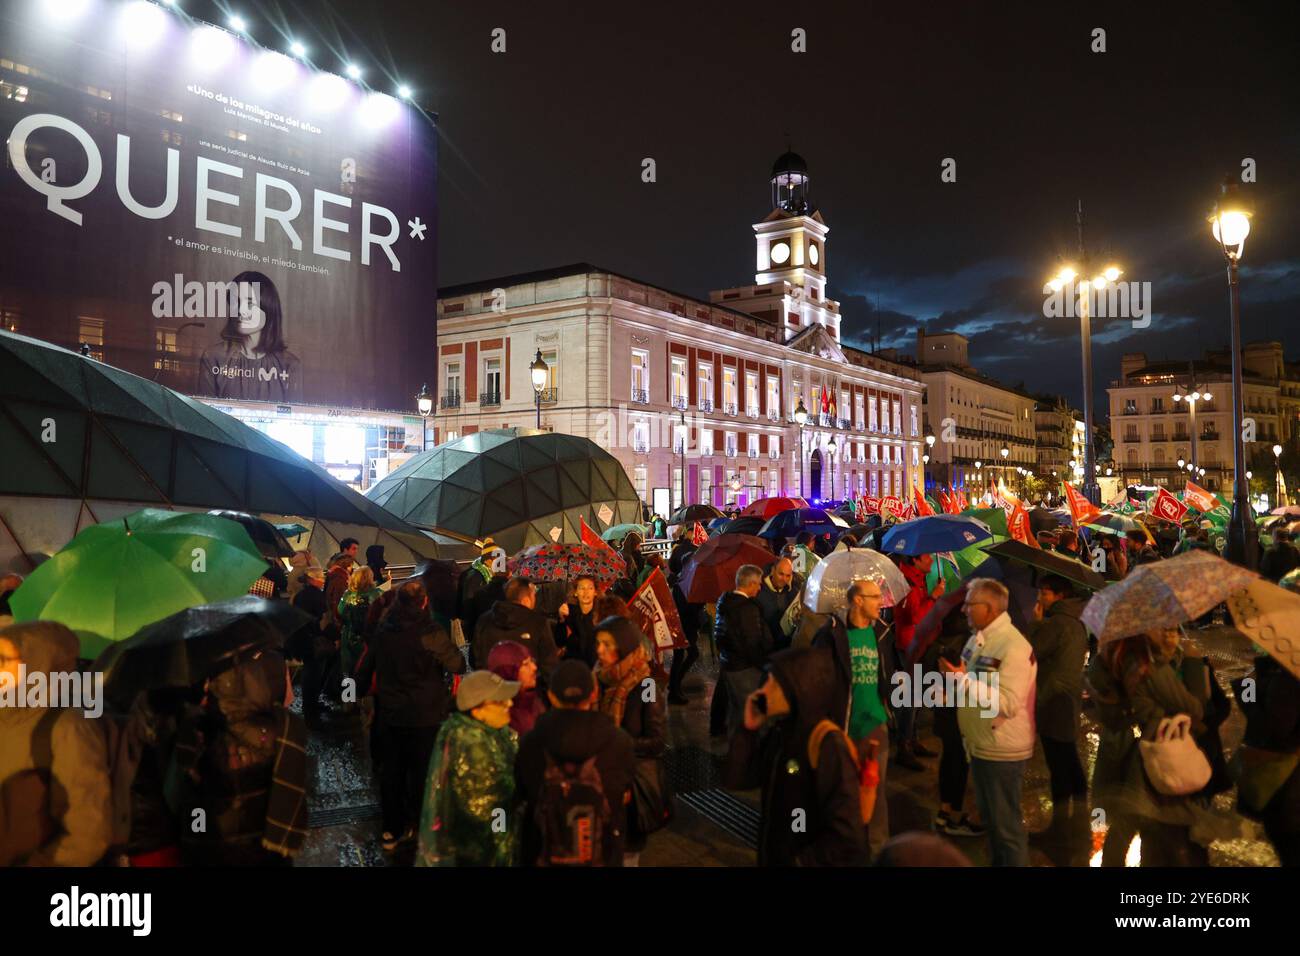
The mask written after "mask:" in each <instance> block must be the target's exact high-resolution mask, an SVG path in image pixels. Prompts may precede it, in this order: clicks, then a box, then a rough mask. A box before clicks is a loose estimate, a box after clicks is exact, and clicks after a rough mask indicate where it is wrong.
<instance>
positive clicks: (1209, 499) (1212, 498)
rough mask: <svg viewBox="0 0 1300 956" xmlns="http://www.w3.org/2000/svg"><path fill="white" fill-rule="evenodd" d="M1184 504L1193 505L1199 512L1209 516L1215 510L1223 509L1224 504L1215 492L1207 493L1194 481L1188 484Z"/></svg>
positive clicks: (1184, 493) (1184, 494)
mask: <svg viewBox="0 0 1300 956" xmlns="http://www.w3.org/2000/svg"><path fill="white" fill-rule="evenodd" d="M1183 502H1184V503H1185V504H1188V505H1191V506H1192V507H1193V508H1195V509H1196V510H1197V511H1200V512H1204V513H1206V514H1208V513H1209V512H1211V511H1213V510H1214V509H1215V508H1218V507H1221V506H1222V505H1223V502H1222V501H1220V500H1219V496H1218V495H1216V494H1214V493H1213V492H1209V491H1206V490H1205V489H1204V488H1202V487H1201V486H1200V485H1198V484H1196V482H1194V481H1190V480H1189V481H1188V482H1187V488H1186V490H1184V492H1183Z"/></svg>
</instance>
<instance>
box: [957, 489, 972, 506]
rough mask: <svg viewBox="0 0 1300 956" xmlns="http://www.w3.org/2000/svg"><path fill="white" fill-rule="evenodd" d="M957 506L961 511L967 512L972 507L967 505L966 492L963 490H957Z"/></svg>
mask: <svg viewBox="0 0 1300 956" xmlns="http://www.w3.org/2000/svg"><path fill="white" fill-rule="evenodd" d="M957 505H958V508H959V509H960V510H961V511H965V510H966V509H967V508H969V507H970V505H969V504H967V503H966V491H965V489H963V488H958V489H957Z"/></svg>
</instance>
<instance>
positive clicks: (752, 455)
mask: <svg viewBox="0 0 1300 956" xmlns="http://www.w3.org/2000/svg"><path fill="white" fill-rule="evenodd" d="M749 457H750V458H757V457H758V449H757V448H751V449H750V450H749Z"/></svg>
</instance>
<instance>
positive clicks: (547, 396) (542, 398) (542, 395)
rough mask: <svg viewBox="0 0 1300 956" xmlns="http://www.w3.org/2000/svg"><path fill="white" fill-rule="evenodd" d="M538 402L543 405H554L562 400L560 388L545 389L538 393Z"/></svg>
mask: <svg viewBox="0 0 1300 956" xmlns="http://www.w3.org/2000/svg"><path fill="white" fill-rule="evenodd" d="M537 400H538V402H539V403H541V404H542V405H554V404H555V403H556V402H558V401H559V400H560V390H559V389H558V388H544V389H542V390H541V391H540V392H538V393H537Z"/></svg>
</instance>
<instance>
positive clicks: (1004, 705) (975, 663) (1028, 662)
mask: <svg viewBox="0 0 1300 956" xmlns="http://www.w3.org/2000/svg"><path fill="white" fill-rule="evenodd" d="M961 658H962V661H963V662H964V663H965V665H966V675H965V677H964V678H963V680H964V682H965V687H964V688H963V690H964V692H963V693H961V694H960V695H959V698H958V700H957V701H949V703H950V704H951V705H952V706H954V707H956V709H957V725H958V726H959V727H960V728H961V736H962V740H963V742H964V743H965V745H966V753H967V754H968V755H969V756H971V757H979V758H980V759H981V760H1028V759H1029V758H1030V757H1032V756H1033V755H1034V734H1035V730H1034V703H1035V698H1036V693H1037V691H1036V684H1037V679H1038V663H1037V661H1035V659H1034V649H1033V648H1032V647H1031V646H1030V644H1029V642H1028V641H1027V640H1025V637H1024V635H1023V634H1021V633H1020V631H1018V630H1017V629H1016V626H1015V625H1014V624H1012V623H1011V617H1010V615H1008V614H1007V612H1006V611H1003V612H1002V613H1001V614H999V615H998V616H997V617H996V618H994V619H993V621H992V622H991V623H990V624H989V626H988V627H986V628H984V629H983V630H981V631H976V632H975V633H974V634H973V635H971V638H970V640H969V641H967V642H966V647H965V649H963V650H962V652H961ZM995 674H996V675H997V680H996V681H994V680H992V676H993V675H995Z"/></svg>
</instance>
